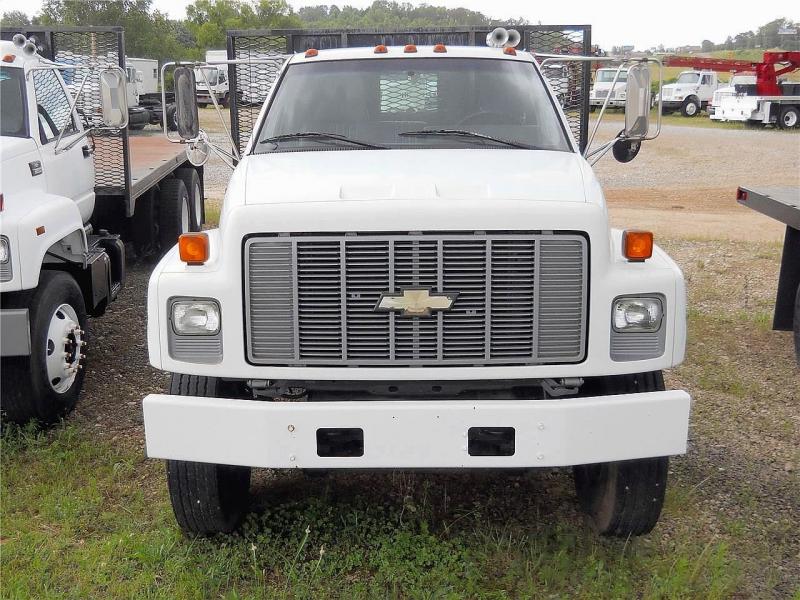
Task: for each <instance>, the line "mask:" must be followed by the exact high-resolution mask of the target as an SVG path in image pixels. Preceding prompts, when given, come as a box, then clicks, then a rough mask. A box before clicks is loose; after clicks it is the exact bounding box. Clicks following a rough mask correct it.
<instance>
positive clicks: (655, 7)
mask: <svg viewBox="0 0 800 600" xmlns="http://www.w3.org/2000/svg"><path fill="white" fill-rule="evenodd" d="M413 3H414V4H419V2H416V1H415V2H413ZM426 3H427V4H431V5H435V6H441V5H444V6H449V7H458V6H463V7H464V8H469V9H472V10H476V11H480V12H482V13H484V14H486V15H488V16H490V17H494V18H498V19H499V18H508V17H525V18H526V19H528V20H529V21H530V22H531V23H537V22H541V23H544V24H568V25H582V24H585V23H588V24H590V25H592V40H593V42H594V43H596V44H600V46H601V47H603V48H610V47H611V46H615V45H629V44H632V45H634V46H636V48H637V49H645V48H649V47H651V46H657V45H658V44H664V45H665V46H667V47H670V46H682V45H687V44H699V43H700V42H701V41H702V40H703V39H709V40H711V41H713V42H715V43H720V42H723V41H725V38H726V37H727V36H728V35H732V36H733V35H736V34H737V33H741V32H743V31H750V30H755V29H756V28H757V27H758V26H759V25H763V24H764V23H767V22H769V21H771V20H773V19H777V18H779V17H786V18H787V19H790V20H792V21H795V22H797V21H800V3H798V2H797V0H771V1H770V2H768V3H767V4H764V5H761V6H760V7H759V8H758V10H754V8H755V6H754V5H753V4H752V3H745V2H743V1H742V0H739V1H737V2H733V3H729V4H727V5H725V6H723V4H722V3H720V2H709V1H708V0H701V1H699V2H692V3H690V4H688V5H681V4H675V5H674V6H671V5H670V4H669V3H666V4H665V3H657V2H656V3H652V2H650V3H647V5H645V3H643V2H642V3H630V2H629V3H623V4H619V3H613V2H603V1H598V0H567V1H565V2H554V1H548V2H534V1H532V0H491V1H490V0H427V2H426ZM189 4H191V0H154V2H153V6H154V7H155V8H157V9H158V10H160V11H162V12H165V13H167V14H169V16H170V17H171V18H173V19H179V18H183V17H184V16H185V13H186V6H188V5H189ZM289 4H291V5H292V6H293V7H294V8H299V7H301V6H308V5H316V4H337V5H339V6H343V5H345V4H349V5H352V6H357V7H359V8H363V7H366V6H369V5H370V4H372V0H348V1H344V2H337V1H336V0H319V1H310V2H309V1H305V0H289ZM41 5H42V2H41V0H0V11H6V10H22V11H24V12H26V13H27V14H28V15H33V14H35V13H36V12H38V11H39V9H40V8H41ZM637 5H639V6H637ZM737 5H738V8H737ZM681 6H685V7H687V10H682V9H681Z"/></svg>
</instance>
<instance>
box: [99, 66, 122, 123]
mask: <svg viewBox="0 0 800 600" xmlns="http://www.w3.org/2000/svg"><path fill="white" fill-rule="evenodd" d="M125 86H126V83H125V75H124V74H123V72H122V71H121V70H119V69H106V70H104V71H101V72H100V107H101V112H102V119H103V125H104V126H106V127H110V128H112V129H123V128H124V127H127V125H128V96H127V93H126V89H125Z"/></svg>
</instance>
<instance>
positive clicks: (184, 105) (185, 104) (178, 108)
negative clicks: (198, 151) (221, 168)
mask: <svg viewBox="0 0 800 600" xmlns="http://www.w3.org/2000/svg"><path fill="white" fill-rule="evenodd" d="M173 80H174V82H175V120H176V122H177V123H176V124H177V126H178V135H179V136H181V139H184V140H192V139H194V138H196V137H197V136H198V135H200V114H199V113H198V111H197V96H196V92H195V85H196V81H195V78H194V71H193V70H192V69H190V68H189V67H175V73H174V75H173Z"/></svg>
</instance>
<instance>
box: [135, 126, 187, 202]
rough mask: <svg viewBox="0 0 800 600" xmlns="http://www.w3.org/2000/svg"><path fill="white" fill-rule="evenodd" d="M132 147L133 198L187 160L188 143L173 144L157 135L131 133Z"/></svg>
mask: <svg viewBox="0 0 800 600" xmlns="http://www.w3.org/2000/svg"><path fill="white" fill-rule="evenodd" d="M128 141H129V147H130V155H131V160H130V165H131V166H130V175H131V187H130V195H131V200H135V199H136V198H138V197H139V196H141V195H142V194H144V193H146V192H147V191H148V190H150V189H151V188H152V187H153V186H154V185H156V184H157V183H158V182H159V181H161V180H162V179H164V178H165V177H168V176H169V175H171V174H172V173H173V172H174V171H175V169H177V168H178V167H180V166H181V165H182V164H183V163H185V162H186V145H185V144H173V143H172V142H169V141H167V140H166V139H164V136H162V135H161V134H160V132H159V133H158V134H156V135H131V136H130V137H129V138H128Z"/></svg>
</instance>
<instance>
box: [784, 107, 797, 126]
mask: <svg viewBox="0 0 800 600" xmlns="http://www.w3.org/2000/svg"><path fill="white" fill-rule="evenodd" d="M783 124H784V126H785V127H794V126H795V125H797V113H796V112H794V111H791V110H790V111H787V112H786V114H785V115H783Z"/></svg>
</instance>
